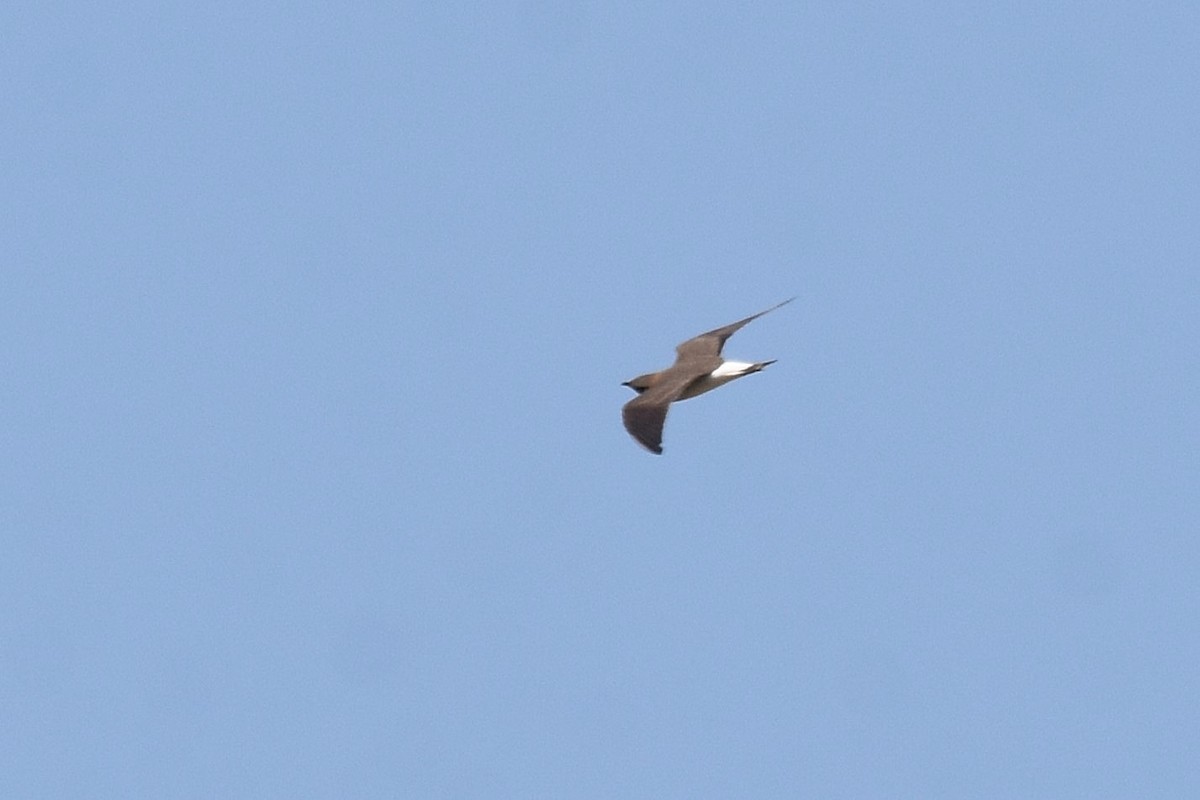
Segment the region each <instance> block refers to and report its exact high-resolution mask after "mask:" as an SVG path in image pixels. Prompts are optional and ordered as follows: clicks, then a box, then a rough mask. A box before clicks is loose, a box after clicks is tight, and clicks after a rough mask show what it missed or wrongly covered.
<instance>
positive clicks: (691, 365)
mask: <svg viewBox="0 0 1200 800" xmlns="http://www.w3.org/2000/svg"><path fill="white" fill-rule="evenodd" d="M795 299H796V298H794V297H792V298H789V299H787V300H784V301H783V302H782V303H780V304H779V305H777V306H771V307H770V308H768V309H767V310H766V311H760V312H758V313H757V314H754V315H753V316H749V317H746V318H745V319H743V320H739V321H737V322H733V323H730V324H729V325H726V326H725V327H723V328H717V329H716V330H711V331H709V332H708V333H702V334H700V335H699V336H696V337H694V338H692V339H688V340H687V341H686V342H684V343H683V344H681V345H679V346H678V347H676V348H675V363H674V364H672V365H671V366H669V367H667V368H666V369H664V370H662V371H661V372H651V373H648V374H646V375H639V376H637V377H636V378H633V379H632V380H628V381H625V382H624V383H623V384H621V385H622V386H628V387H629V388H630V389H633V390H634V391H635V392H637V393H638V395H637V397H635V398H633V399H632V400H630V401H629V402H628V403H626V404H625V407H624V408H622V409H621V418H622V419H623V420H624V422H625V430H627V431H629V435H630V436H632V437H633V438H634V439H637V440H638V443H639V444H641V445H642V446H643V447H645V448H646V449H647V450H649V451H650V452H651V453H657V454H659V455H661V454H662V432H663V425H664V424H665V423H666V421H667V407H668V406H670V405H671V403H674V402H675V401H676V400H687V399H688V398H689V397H695V396H696V395H700V394H704V393H705V392H707V391H711V390H712V389H715V388H717V387H718V386H721V385H723V384H726V383H729V382H730V381H731V380H734V379H735V378H740V377H742V376H743V375H749V374H751V373H753V372H761V371H762V369H763V368H764V367H766V366H768V365H770V364H774V363H775V360H774V359H772V360H771V361H755V362H752V363H751V362H745V361H726V360H725V359H723V358H721V349H722V348H723V347H725V340H726V339H728V338H729V337H730V336H733V334H735V333H737V331H738V329H739V328H741V327H742V326H743V325H745V324H746V323H748V322H751V321H753V320H756V319H758V318H759V317H761V316H762V315H763V314H766V313H768V312H770V311H774V310H775V309H777V308H779V307H780V306H785V305H787V304H788V303H790V302H792V300H795Z"/></svg>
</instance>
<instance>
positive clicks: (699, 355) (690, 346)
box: [675, 297, 796, 372]
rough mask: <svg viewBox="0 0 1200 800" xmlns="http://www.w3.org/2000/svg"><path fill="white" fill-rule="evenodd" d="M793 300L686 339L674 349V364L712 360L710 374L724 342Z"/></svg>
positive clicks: (715, 366)
mask: <svg viewBox="0 0 1200 800" xmlns="http://www.w3.org/2000/svg"><path fill="white" fill-rule="evenodd" d="M795 299H796V298H794V297H789V298H788V299H787V300H784V301H783V302H782V303H780V304H779V305H777V306H771V307H770V308H768V309H767V310H766V311H760V312H758V313H757V314H753V315H751V316H749V317H746V318H745V319H742V320H738V321H737V322H731V323H730V324H728V325H726V326H725V327H723V328H716V329H715V330H711V331H709V332H708V333H702V334H700V335H699V336H695V337H692V338H691V339H688V340H687V341H686V342H684V343H683V344H681V345H679V346H678V347H676V348H675V363H676V364H679V363H682V362H684V361H693V360H697V361H698V360H699V359H705V360H706V362H707V363H711V362H712V360H713V359H716V363H714V364H713V366H712V367H711V369H710V370H709V371H710V372H711V371H712V370H713V369H716V368H717V366H718V365H720V363H721V349H722V348H724V347H725V341H726V340H727V339H728V338H729V337H730V336H733V335H734V334H735V333H737V332H738V329H739V328H741V327H742V326H743V325H745V324H747V323H749V322H753V321H754V320H756V319H758V318H759V317H761V316H762V315H763V314H769V313H770V312H772V311H774V310H775V309H777V308H779V307H781V306H786V305H787V304H788V303H790V302H792V301H793V300H795Z"/></svg>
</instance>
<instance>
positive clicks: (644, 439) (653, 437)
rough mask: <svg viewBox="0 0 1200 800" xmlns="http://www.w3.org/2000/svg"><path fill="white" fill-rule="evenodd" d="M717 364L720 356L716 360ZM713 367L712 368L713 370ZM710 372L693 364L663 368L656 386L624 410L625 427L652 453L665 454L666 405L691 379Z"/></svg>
mask: <svg viewBox="0 0 1200 800" xmlns="http://www.w3.org/2000/svg"><path fill="white" fill-rule="evenodd" d="M717 361H718V363H719V362H720V359H717ZM711 371H712V370H709V372H711ZM705 374H707V372H705V371H703V370H701V371H696V370H695V369H694V368H693V365H692V364H691V363H688V364H682V365H681V364H679V363H676V365H675V366H673V367H671V368H670V369H668V370H666V371H664V372H663V373H662V374H661V375H660V376H659V379H658V382H657V383H655V384H654V386H653V387H651V388H649V389H647V390H646V391H644V392H642V393H641V394H639V395H638V396H637V397H635V398H633V399H632V400H630V401H629V402H628V403H626V404H625V406H624V407H623V408H622V409H621V419H622V421H624V423H625V430H627V431H629V435H630V436H632V437H633V438H634V439H637V440H638V442H639V443H641V445H642V446H643V447H645V448H646V449H647V450H649V451H650V452H652V453H657V454H659V455H662V434H663V425H665V424H666V422H667V408H668V407H669V406H670V405H671V403H673V402H675V401H676V400H678V399H679V395H681V394H683V390H684V389H686V388H687V387H688V386H689V385H690V384H691V382H692V381H694V380H696V378H698V377H700V376H701V375H705Z"/></svg>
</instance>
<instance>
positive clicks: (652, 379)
mask: <svg viewBox="0 0 1200 800" xmlns="http://www.w3.org/2000/svg"><path fill="white" fill-rule="evenodd" d="M657 382H658V374H657V373H654V372H651V373H650V374H649V375H638V376H637V377H636V378H632V379H630V380H627V381H625V382H624V383H622V384H621V385H622V386H628V387H629V388H630V389H633V390H634V391H635V392H637V393H638V394H641V393H642V392H644V391H646V390H647V389H649V388H650V387H651V386H653V385H654V384H655V383H657Z"/></svg>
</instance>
